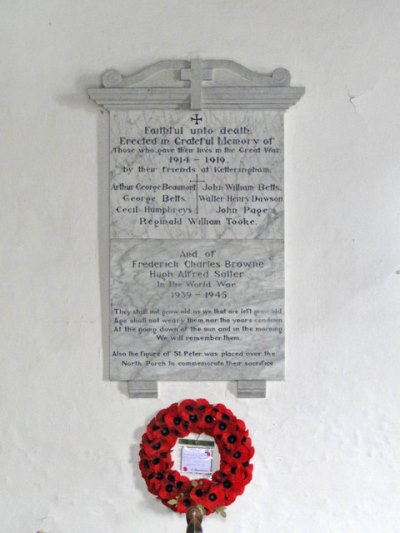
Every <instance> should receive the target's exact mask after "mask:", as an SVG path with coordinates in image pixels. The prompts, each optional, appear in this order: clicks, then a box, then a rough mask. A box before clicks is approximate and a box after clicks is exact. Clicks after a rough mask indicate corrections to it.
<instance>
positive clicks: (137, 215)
mask: <svg viewBox="0 0 400 533" xmlns="http://www.w3.org/2000/svg"><path fill="white" fill-rule="evenodd" d="M168 65H169V67H170V69H171V70H175V71H176V70H177V69H178V72H180V74H181V80H186V79H191V78H190V76H189V78H188V77H187V72H188V71H189V69H188V67H189V66H190V63H188V62H164V63H163V66H164V67H167V66H168ZM202 67H203V68H202ZM228 67H229V68H228ZM191 68H192V70H193V69H194V68H196V69H197V70H198V73H200V72H202V73H203V74H204V78H203V79H206V80H208V81H207V82H206V83H209V86H205V87H203V82H202V81H201V80H202V78H201V76H200V74H199V76H198V84H197V86H195V85H193V83H192V82H189V86H188V85H187V84H188V82H187V81H180V82H178V84H179V83H180V85H179V88H177V89H172V87H168V88H165V87H163V88H160V87H157V86H155V87H153V88H148V89H147V92H143V87H142V86H138V87H132V86H133V85H135V83H140V80H141V79H143V78H144V77H145V76H144V74H143V73H139V74H141V77H140V76H139V75H136V76H135V75H134V76H132V77H130V78H129V77H128V78H122V77H121V76H120V75H118V73H115V72H114V71H112V72H111V73H108V74H106V76H105V77H104V84H105V85H106V87H117V88H106V89H98V90H92V91H91V93H90V94H91V97H92V98H94V99H95V100H96V102H98V103H101V104H102V105H105V107H107V108H108V109H110V238H111V269H110V272H111V274H110V275H111V301H110V318H111V328H110V352H111V353H110V368H111V378H112V379H116V380H127V381H130V382H154V381H157V380H222V381H223V380H238V381H247V380H277V379H283V377H284V168H283V111H284V110H285V109H286V108H287V107H289V105H292V104H293V103H295V101H297V99H298V98H299V97H300V96H301V94H302V93H303V90H302V89H299V88H291V87H286V85H287V84H288V82H289V78H288V73H287V71H284V70H283V69H278V70H277V71H275V72H274V73H273V74H272V75H271V76H265V75H258V74H255V73H250V71H247V69H243V67H240V66H239V65H237V64H235V63H232V62H213V61H209V62H203V65H202V64H201V63H200V62H199V61H193V62H192V64H191ZM223 68H225V70H230V71H231V73H232V72H233V73H235V74H240V75H241V76H242V77H243V78H244V79H247V80H248V81H247V82H246V83H247V85H246V83H245V82H243V83H244V86H242V85H240V84H239V85H238V86H235V87H230V86H229V87H225V86H223V87H222V89H221V88H220V89H217V92H215V91H216V87H215V85H218V84H217V83H216V80H214V83H212V81H213V80H212V76H211V74H210V73H211V72H212V71H213V69H214V70H215V72H218V69H220V70H221V69H223ZM153 70H154V68H153ZM155 70H156V71H157V69H155ZM161 70H165V68H164V69H161ZM152 72H153V71H152ZM189 72H190V71H189ZM249 73H250V74H249ZM118 76H119V77H118ZM257 76H258V78H257ZM216 77H217V78H218V75H217V74H216ZM139 78H140V79H139ZM254 80H256V81H257V80H258V81H257V83H256V86H255V87H254V85H251V84H250V85H249V82H254ZM236 83H237V81H236ZM218 91H219V92H218ZM138 395H143V396H144V395H146V393H143V394H138Z"/></svg>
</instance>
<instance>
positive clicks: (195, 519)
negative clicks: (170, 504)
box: [186, 506, 203, 533]
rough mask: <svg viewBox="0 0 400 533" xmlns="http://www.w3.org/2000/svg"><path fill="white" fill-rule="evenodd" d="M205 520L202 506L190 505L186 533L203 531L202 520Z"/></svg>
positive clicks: (201, 532) (200, 532)
mask: <svg viewBox="0 0 400 533" xmlns="http://www.w3.org/2000/svg"><path fill="white" fill-rule="evenodd" d="M202 520H203V512H202V510H201V509H200V507H197V506H194V507H189V509H188V510H187V513H186V521H187V523H188V526H187V529H186V533H203V529H202V527H201V522H202Z"/></svg>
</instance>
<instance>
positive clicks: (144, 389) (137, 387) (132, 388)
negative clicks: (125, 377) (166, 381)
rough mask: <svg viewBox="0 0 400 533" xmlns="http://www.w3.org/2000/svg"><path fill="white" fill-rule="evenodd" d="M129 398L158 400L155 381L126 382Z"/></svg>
mask: <svg viewBox="0 0 400 533" xmlns="http://www.w3.org/2000/svg"><path fill="white" fill-rule="evenodd" d="M128 396H129V398H158V382H157V381H128Z"/></svg>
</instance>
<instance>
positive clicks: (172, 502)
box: [168, 498, 178, 505]
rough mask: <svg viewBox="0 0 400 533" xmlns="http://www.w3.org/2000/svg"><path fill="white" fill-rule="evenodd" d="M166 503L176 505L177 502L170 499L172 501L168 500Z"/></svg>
mask: <svg viewBox="0 0 400 533" xmlns="http://www.w3.org/2000/svg"><path fill="white" fill-rule="evenodd" d="M168 503H169V505H176V504H177V503H178V500H176V499H175V498H174V499H172V500H168Z"/></svg>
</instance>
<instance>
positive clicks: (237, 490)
mask: <svg viewBox="0 0 400 533" xmlns="http://www.w3.org/2000/svg"><path fill="white" fill-rule="evenodd" d="M192 433H195V434H199V435H200V434H202V435H208V436H209V437H212V438H213V439H214V440H215V443H216V446H217V448H218V451H219V454H220V466H219V469H218V470H216V471H214V472H213V473H211V470H210V476H209V477H203V478H198V477H197V478H195V479H193V477H192V479H191V478H190V477H188V475H185V473H186V472H187V470H188V467H187V466H186V465H190V464H191V465H192V466H193V467H194V468H195V469H196V468H197V469H198V470H197V471H198V472H202V471H203V472H205V471H206V469H203V468H202V462H201V456H202V451H205V454H204V455H207V454H208V455H209V452H207V448H206V441H202V442H203V444H202V446H203V448H202V449H201V450H199V449H197V450H196V448H194V447H192V448H191V453H190V454H189V458H190V462H189V460H188V461H187V462H184V460H183V459H184V457H185V455H184V453H182V460H181V465H180V470H181V471H178V470H176V469H175V468H174V461H173V459H172V456H171V450H172V449H173V448H174V447H175V446H176V444H177V442H179V441H183V440H184V437H186V436H188V435H189V434H192ZM185 442H189V441H188V440H186V441H185ZM195 442H196V441H195ZM213 442H214V441H212V445H213ZM184 451H190V448H184V449H183V452H184ZM196 452H198V453H196ZM253 455H254V448H253V446H252V442H251V438H250V437H249V432H248V430H247V429H246V426H245V423H244V422H243V421H242V420H240V419H238V418H236V416H235V415H234V414H233V413H232V411H230V410H229V409H228V408H227V407H225V405H223V404H220V403H218V404H216V405H212V404H210V403H209V402H208V401H207V400H205V399H203V398H201V399H198V400H184V401H182V402H181V403H179V404H178V403H174V404H172V405H170V406H169V407H168V408H167V409H162V410H161V411H159V412H158V413H157V414H156V416H155V417H154V418H153V419H152V420H151V422H150V423H149V424H148V426H147V429H146V432H145V433H144V435H143V437H142V442H141V445H140V452H139V456H140V462H139V468H140V471H141V473H142V476H143V479H144V480H145V482H146V485H147V488H148V490H149V492H150V493H151V494H153V495H154V496H156V497H157V498H158V499H159V500H160V501H161V503H162V504H163V505H165V506H166V507H168V508H169V509H171V510H172V511H175V512H178V513H186V519H187V523H188V526H187V532H188V533H201V532H202V531H203V530H202V526H201V522H202V520H203V517H204V516H205V515H210V514H212V513H219V514H221V515H222V516H224V517H225V516H226V513H225V508H226V506H228V505H230V504H231V503H233V502H234V501H235V500H236V498H237V496H239V495H241V494H243V492H244V489H245V487H246V485H247V484H248V483H250V481H251V479H252V473H253V465H252V464H251V463H250V460H251V458H252V457H253Z"/></svg>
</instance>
